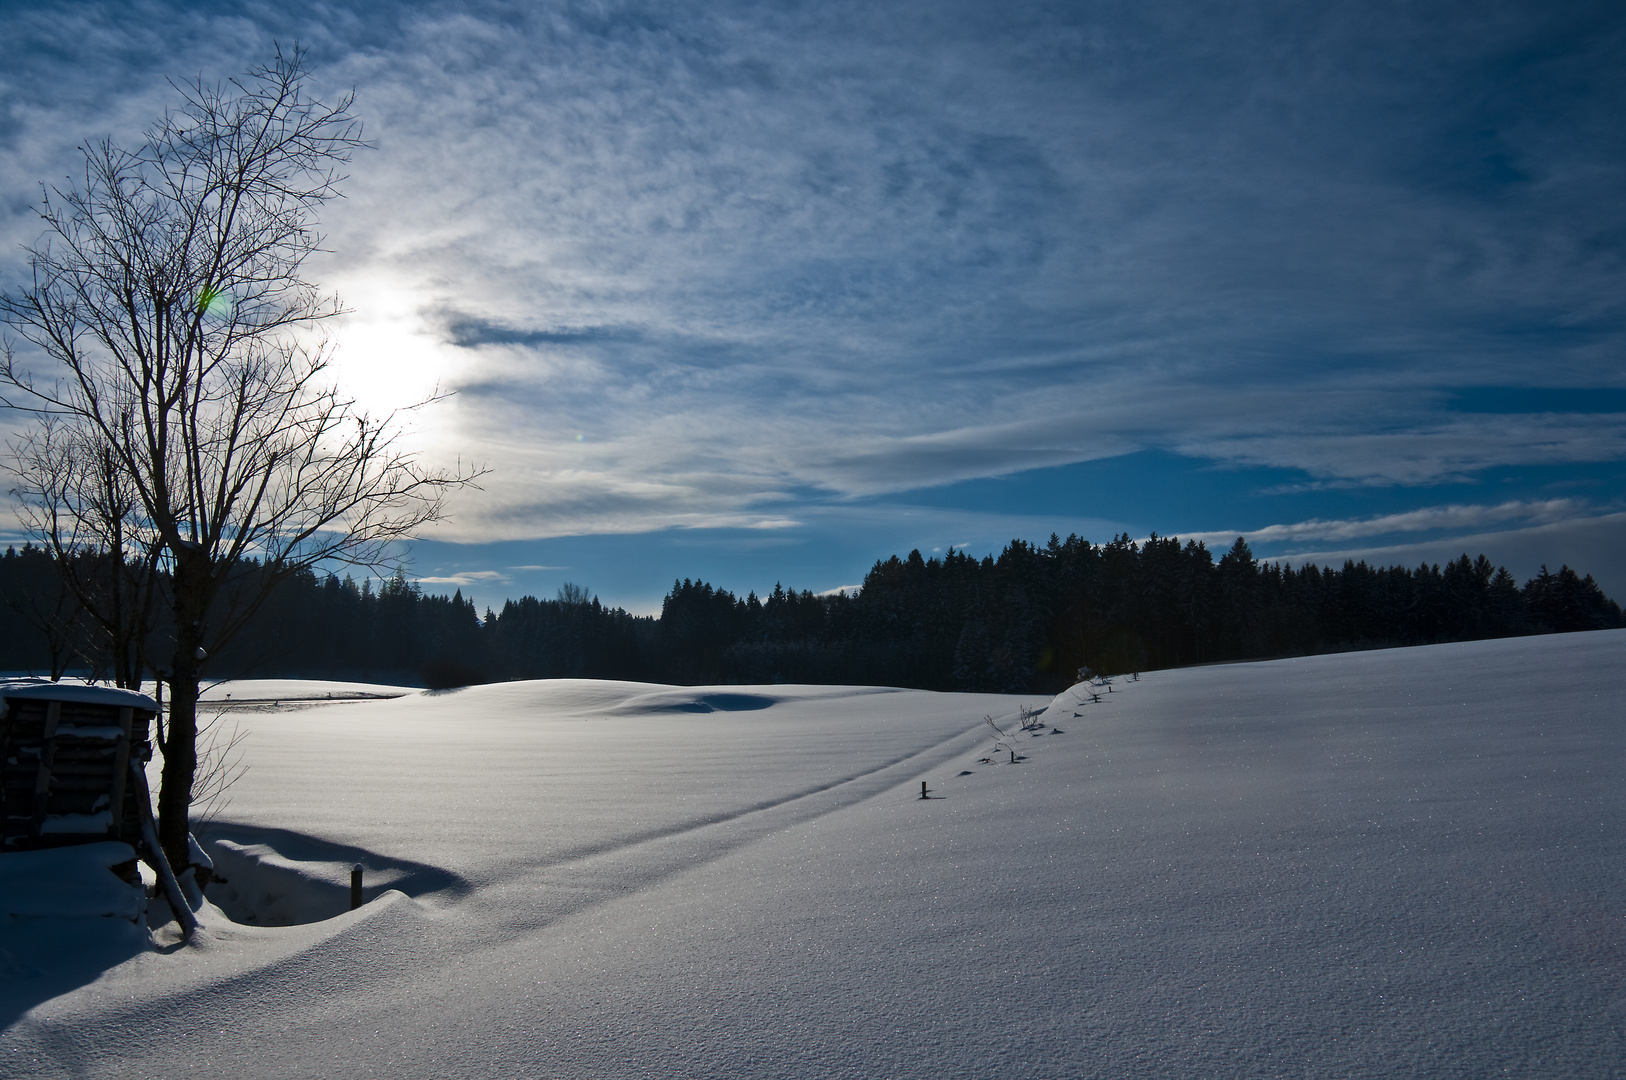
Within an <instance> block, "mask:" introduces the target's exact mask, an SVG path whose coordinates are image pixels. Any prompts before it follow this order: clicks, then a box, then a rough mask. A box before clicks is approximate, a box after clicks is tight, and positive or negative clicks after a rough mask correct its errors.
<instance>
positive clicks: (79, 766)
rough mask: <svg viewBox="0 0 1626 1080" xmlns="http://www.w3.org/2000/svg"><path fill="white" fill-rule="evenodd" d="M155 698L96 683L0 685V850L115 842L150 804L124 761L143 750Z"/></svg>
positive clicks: (136, 835) (130, 833)
mask: <svg viewBox="0 0 1626 1080" xmlns="http://www.w3.org/2000/svg"><path fill="white" fill-rule="evenodd" d="M157 711H158V706H157V704H156V703H155V702H154V701H153V700H152V699H151V698H149V697H147V696H146V695H145V694H137V693H134V692H133V691H129V690H115V689H113V688H111V687H105V686H83V685H73V684H64V683H40V682H26V683H23V682H12V683H0V812H3V820H0V852H4V851H19V850H28V849H33V848H42V847H56V846H60V845H63V844H83V843H94V842H97V841H101V840H122V841H124V842H126V843H128V844H130V845H131V846H132V847H137V848H139V847H140V846H141V842H142V822H143V819H144V818H145V817H147V816H149V815H150V814H151V806H150V804H148V805H147V806H142V805H141V804H142V802H143V801H145V799H146V798H147V793H146V791H145V785H143V784H140V783H138V782H136V781H135V780H133V778H132V774H131V768H130V767H131V765H135V766H136V767H137V768H140V767H141V766H143V765H145V764H146V762H147V761H148V760H149V759H150V758H151V757H152V743H151V741H150V739H151V730H152V722H153V718H154V716H155V715H156V714H157Z"/></svg>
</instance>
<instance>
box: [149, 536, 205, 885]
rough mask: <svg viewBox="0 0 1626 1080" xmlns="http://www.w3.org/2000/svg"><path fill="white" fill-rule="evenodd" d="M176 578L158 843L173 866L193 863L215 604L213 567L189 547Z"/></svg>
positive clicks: (179, 559)
mask: <svg viewBox="0 0 1626 1080" xmlns="http://www.w3.org/2000/svg"><path fill="white" fill-rule="evenodd" d="M177 546H179V547H180V548H181V551H180V553H179V554H178V557H177V558H176V560H175V571H174V577H173V579H172V585H173V590H174V591H173V593H172V596H173V604H172V608H171V610H172V611H173V613H174V616H175V655H174V657H173V658H172V659H171V661H170V668H169V671H170V675H169V735H168V738H167V739H166V742H165V747H164V771H163V784H162V786H161V787H160V788H159V789H158V840H159V843H161V844H162V845H163V847H164V854H165V855H166V856H167V857H168V858H169V863H170V865H171V866H174V867H176V868H178V869H179V868H184V867H186V866H187V865H188V864H190V863H191V861H192V857H191V848H190V846H189V845H188V843H187V841H188V839H189V837H190V835H191V816H190V815H191V809H192V784H193V781H194V780H195V779H196V778H197V771H198V667H199V664H200V662H201V661H202V659H203V613H204V611H205V609H206V608H207V607H208V602H209V577H208V568H207V567H206V566H203V565H200V563H201V562H202V560H200V559H197V558H195V557H193V550H192V549H191V548H189V547H187V546H184V545H177Z"/></svg>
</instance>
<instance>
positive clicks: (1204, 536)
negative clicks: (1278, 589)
mask: <svg viewBox="0 0 1626 1080" xmlns="http://www.w3.org/2000/svg"><path fill="white" fill-rule="evenodd" d="M1593 516H1595V514H1592V513H1589V512H1588V507H1587V506H1586V505H1585V504H1583V503H1581V502H1580V501H1578V500H1575V499H1546V500H1542V501H1540V502H1520V501H1514V502H1505V503H1499V504H1497V505H1495V506H1473V505H1452V506H1428V507H1422V508H1420V509H1417V510H1408V511H1405V512H1403V513H1398V514H1380V515H1377V516H1375V517H1367V518H1356V519H1349V520H1331V521H1329V520H1323V519H1320V518H1316V519H1312V520H1309V521H1300V522H1294V523H1292V524H1286V525H1266V526H1264V527H1262V528H1257V529H1235V530H1228V529H1220V530H1216V531H1213V532H1199V533H1191V534H1189V535H1187V536H1185V537H1183V539H1189V540H1196V541H1198V542H1199V543H1204V544H1208V545H1209V546H1213V545H1215V544H1228V543H1230V542H1231V541H1232V540H1233V539H1235V538H1236V537H1238V536H1241V537H1244V538H1246V539H1247V540H1248V541H1250V542H1251V543H1258V544H1281V543H1296V542H1302V541H1306V540H1357V539H1363V538H1367V537H1374V536H1394V535H1397V534H1404V533H1419V532H1433V531H1439V530H1456V531H1459V532H1460V531H1461V530H1464V529H1479V528H1483V527H1484V526H1486V525H1496V524H1503V523H1507V522H1520V523H1527V524H1538V523H1543V524H1544V523H1548V522H1555V521H1573V520H1576V519H1578V518H1583V517H1593Z"/></svg>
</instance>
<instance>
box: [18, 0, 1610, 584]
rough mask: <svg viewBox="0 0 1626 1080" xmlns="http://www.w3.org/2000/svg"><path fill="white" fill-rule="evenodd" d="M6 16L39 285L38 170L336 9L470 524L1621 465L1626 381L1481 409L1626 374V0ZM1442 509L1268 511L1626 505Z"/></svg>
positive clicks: (367, 328)
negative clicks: (1139, 476) (1098, 465)
mask: <svg viewBox="0 0 1626 1080" xmlns="http://www.w3.org/2000/svg"><path fill="white" fill-rule="evenodd" d="M0 34H5V36H6V37H7V38H8V40H11V41H13V42H16V43H20V44H19V45H18V46H16V47H15V52H16V56H17V62H16V64H15V65H12V64H10V63H9V62H8V73H7V74H6V75H4V76H0V79H3V82H0V90H3V92H4V95H5V106H4V113H3V116H0V151H3V152H0V191H3V199H4V202H3V203H0V241H4V242H5V251H4V252H3V253H0V275H3V276H4V278H5V279H6V281H7V282H8V283H10V282H15V281H16V280H17V279H18V274H19V273H20V272H21V263H20V262H19V260H18V257H17V256H16V254H15V251H16V245H17V244H19V243H24V242H28V241H31V240H32V239H33V236H34V233H35V230H36V228H37V226H36V224H35V223H34V222H33V221H32V219H31V218H30V214H29V207H30V205H31V204H32V203H33V201H34V200H35V197H36V195H37V191H38V188H37V186H36V183H37V181H38V180H40V179H43V178H49V177H51V176H58V175H62V174H63V173H64V172H65V171H66V169H67V167H68V166H69V165H71V162H72V159H73V152H72V148H73V145H74V142H75V140H78V139H82V138H84V137H86V136H87V135H93V134H97V133H102V132H109V131H110V132H112V133H114V134H115V135H118V136H119V137H121V138H126V139H128V138H131V137H133V135H134V134H135V133H136V132H138V131H139V128H140V126H141V124H142V123H143V122H144V121H145V120H146V119H148V118H150V117H152V116H154V115H156V114H157V112H159V111H161V109H162V108H163V107H164V104H165V103H166V101H168V100H170V99H171V93H170V91H169V89H168V87H167V86H166V85H165V83H164V79H165V78H187V77H189V76H191V75H194V74H196V73H197V72H199V71H203V72H205V73H206V74H207V75H208V77H211V78H214V77H221V76H224V75H227V74H230V73H231V72H233V71H236V70H240V69H241V68H243V67H245V66H246V65H248V64H250V63H253V62H255V61H257V60H261V59H263V58H264V57H265V56H266V55H268V52H269V49H270V47H271V43H272V41H273V40H274V39H280V40H282V41H284V42H288V41H292V40H299V41H301V42H304V43H306V44H307V45H308V46H309V47H310V48H311V52H312V57H313V60H314V61H315V63H316V65H317V66H316V75H315V78H316V79H317V80H318V82H319V83H320V84H321V85H322V86H324V87H326V88H328V90H329V92H330V93H337V92H340V91H341V90H342V89H343V88H344V87H347V86H351V85H353V86H354V87H355V88H356V89H357V92H358V111H359V112H360V114H361V115H362V116H363V117H364V118H365V119H366V121H367V123H368V133H369V135H370V137H371V138H372V139H373V140H374V141H375V143H376V147H377V149H376V150H374V151H372V152H369V153H365V154H363V155H361V156H360V157H359V158H358V159H357V160H356V162H355V165H354V169H353V175H352V177H351V179H350V181H349V182H348V184H347V185H346V191H347V193H348V198H347V200H346V201H345V202H344V203H343V204H342V205H339V206H335V207H334V208H332V212H331V213H329V215H328V218H327V220H326V221H325V222H324V224H325V226H326V228H327V231H328V234H329V247H330V248H331V250H332V254H331V255H329V256H327V257H325V258H324V259H323V261H322V263H321V265H320V266H318V267H316V268H315V269H316V271H317V274H318V276H319V277H320V278H321V280H323V281H324V282H326V283H327V284H329V285H331V286H333V287H334V288H336V289H337V290H339V291H340V292H341V294H343V295H344V296H345V297H346V299H347V300H348V301H349V302H350V303H351V304H352V306H353V307H354V308H355V312H354V314H353V315H352V316H351V317H350V318H349V320H348V321H347V323H346V324H345V325H344V326H343V327H341V328H339V330H338V334H337V338H338V343H339V346H340V352H339V357H340V359H339V364H340V370H341V374H342V375H343V377H344V378H345V379H346V380H347V382H348V383H349V385H351V386H353V387H355V388H356V390H357V393H358V394H360V396H361V398H362V400H363V401H364V402H366V403H368V404H370V405H371V406H372V407H374V408H377V409H388V408H391V407H393V406H398V405H401V404H405V403H408V402H411V401H414V400H416V399H418V398H419V397H422V396H423V395H425V394H426V393H428V392H430V390H432V389H433V388H434V387H436V386H439V387H440V388H441V389H443V390H453V391H456V396H455V397H454V398H452V399H451V400H450V401H449V402H448V403H446V404H445V405H442V406H439V407H437V408H435V409H431V410H428V411H426V412H425V413H423V414H421V415H419V416H415V417H414V419H413V423H414V424H415V425H416V428H417V430H416V432H415V436H414V437H415V438H417V439H419V440H420V442H421V445H423V446H424V447H425V448H426V452H427V453H429V454H431V455H434V456H440V457H448V458H449V457H452V456H461V457H462V458H463V459H465V460H470V459H472V460H474V461H478V462H482V463H486V464H489V465H490V466H491V467H492V473H491V475H490V476H489V478H488V480H487V481H486V482H485V483H484V484H483V487H482V490H481V491H478V492H469V493H467V494H466V496H465V497H464V498H462V499H461V500H460V502H459V503H458V505H457V506H456V507H455V518H454V520H453V521H451V522H449V523H447V524H445V525H443V526H442V527H441V529H440V531H439V532H438V533H437V534H436V535H437V536H438V537H439V538H440V539H442V540H451V541H465V542H475V541H489V540H498V539H505V540H523V539H528V538H540V537H548V536H570V535H584V534H596V533H609V532H622V533H626V532H641V531H647V530H652V529H661V528H671V527H688V528H701V527H705V528H763V529H771V528H775V527H777V528H794V527H796V526H797V525H798V524H799V523H802V522H805V521H807V520H809V519H810V516H812V515H813V514H814V513H815V511H816V509H817V508H818V507H820V506H831V505H840V504H841V503H843V502H844V501H847V500H853V499H863V498H873V497H876V496H885V495H895V494H897V493H907V492H911V491H918V490H919V489H923V488H929V487H933V486H937V485H944V484H950V483H953V482H956V481H963V480H968V479H972V478H976V477H989V476H999V475H1005V474H1011V473H1018V472H1021V471H1024V470H1030V469H1035V468H1042V467H1051V466H1059V465H1065V464H1068V463H1073V462H1082V461H1089V460H1098V459H1104V458H1111V457H1115V456H1117V455H1122V454H1126V453H1129V452H1132V451H1137V450H1147V449H1151V450H1160V451H1165V452H1169V453H1172V454H1175V455H1178V456H1181V457H1183V458H1186V459H1189V460H1191V461H1193V462H1198V463H1211V464H1218V465H1223V466H1231V467H1259V468H1269V469H1273V470H1281V471H1284V472H1285V474H1287V479H1285V480H1284V481H1282V483H1281V484H1279V485H1278V486H1279V487H1280V489H1281V490H1282V491H1284V492H1285V491H1288V489H1294V490H1302V491H1304V492H1315V491H1321V492H1325V491H1336V490H1356V489H1363V488H1368V489H1369V488H1384V489H1387V488H1394V487H1397V486H1399V487H1415V488H1419V489H1421V488H1429V487H1437V486H1438V485H1441V484H1450V483H1461V482H1472V481H1476V480H1477V479H1478V478H1480V477H1482V476H1483V475H1484V474H1485V473H1486V472H1487V470H1493V469H1497V468H1511V467H1530V468H1537V467H1541V468H1559V469H1562V468H1565V467H1568V466H1571V465H1575V464H1578V463H1597V462H1619V461H1622V460H1623V459H1626V423H1623V420H1626V415H1623V414H1622V413H1620V412H1618V411H1617V412H1602V413H1599V412H1571V411H1553V410H1551V409H1542V408H1535V407H1533V408H1532V409H1531V410H1530V411H1522V412H1521V411H1505V410H1504V411H1499V412H1496V413H1494V414H1493V413H1489V412H1478V411H1470V410H1469V409H1465V408H1464V405H1463V403H1464V401H1467V402H1468V403H1469V406H1470V408H1471V406H1472V401H1473V398H1472V397H1471V396H1470V397H1469V398H1466V399H1465V398H1463V397H1462V396H1461V394H1460V391H1463V390H1465V389H1472V388H1484V387H1494V388H1509V389H1510V390H1511V391H1512V392H1513V393H1514V395H1515V400H1516V393H1517V390H1518V388H1554V387H1569V388H1577V389H1582V390H1585V389H1589V388H1595V389H1611V388H1612V389H1615V390H1617V391H1618V390H1619V389H1620V388H1622V387H1626V380H1623V376H1622V374H1621V372H1622V368H1621V357H1622V352H1623V345H1626V309H1623V304H1626V299H1623V298H1626V203H1623V202H1622V200H1621V199H1620V198H1619V192H1620V191H1621V190H1626V134H1623V132H1626V129H1623V128H1622V127H1621V125H1620V123H1619V117H1620V116H1621V115H1623V114H1626V74H1623V71H1622V69H1621V67H1620V65H1619V62H1618V58H1619V56H1620V55H1622V53H1623V52H1626V17H1623V16H1622V14H1621V13H1620V12H1619V9H1618V8H1617V7H1615V6H1612V5H1605V4H1598V5H1586V4H1580V5H1566V6H1565V7H1564V8H1563V9H1562V10H1561V11H1552V10H1549V9H1548V8H1546V7H1543V6H1539V5H1536V4H1533V3H1531V4H1524V3H1504V4H1495V3H1492V4H1488V5H1487V4H1471V5H1470V4H1461V5H1430V6H1426V7H1423V8H1419V7H1417V6H1416V5H1409V4H1400V3H1393V4H1388V3H1377V4H1373V3H1359V4H1357V3H1335V4H1330V5H1314V6H1302V5H1290V6H1282V5H1276V4H1265V3H1259V4H1243V5H1219V6H1215V5H1199V4H1175V5H1162V6H1156V7H1152V8H1146V7H1145V6H1136V5H1083V6H1079V5H1071V6H1069V5H1061V6H1059V7H1057V6H1055V5H1043V4H1014V5H1009V4H1002V5H988V4H953V3H948V4H944V3H931V4H926V3H920V4H905V5H881V6H879V7H877V6H875V5H865V4H856V3H850V4H847V3H826V4H820V5H790V4H785V5H774V4H750V5H746V4H740V5H732V4H706V5H698V4H691V5H677V4H669V3H661V4H656V3H634V2H627V3H615V2H608V3H594V4H584V3H551V4H518V3H514V4H503V3H470V4H456V3H452V4H435V5H428V4H423V5H411V4H407V5H399V6H392V7H390V8H389V9H388V10H387V11H386V12H385V13H384V14H379V13H378V9H376V8H374V7H371V6H368V7H362V6H360V5H345V4H328V3H323V4H292V5H278V6H275V7H273V6H271V5H261V4H254V3H248V4H241V5H237V6H234V7H230V8H226V9H220V8H214V7H202V6H198V7H192V6H186V5H180V4H165V3H156V2H148V3H145V4H143V5H138V6H127V5H113V4H110V3H107V4H98V3H88V4H71V5H70V4H65V3H64V4H44V5H34V6H32V7H30V9H29V10H26V11H20V10H14V9H7V10H6V11H5V12H4V13H3V14H0ZM1533 400H1534V399H1533ZM1418 498H1419V500H1421V501H1419V502H1418V503H1417V505H1416V507H1415V508H1414V509H1412V510H1410V511H1407V512H1405V513H1395V514H1391V515H1388V516H1384V515H1366V516H1365V518H1364V519H1363V518H1362V515H1359V514H1348V515H1343V516H1340V517H1339V518H1338V519H1337V520H1334V519H1333V518H1325V519H1324V520H1320V519H1318V520H1310V515H1309V514H1305V515H1304V523H1303V524H1300V525H1291V526H1290V525H1273V526H1271V527H1270V528H1272V529H1278V530H1287V531H1286V532H1284V533H1283V534H1282V536H1281V537H1279V538H1278V539H1281V540H1284V541H1288V540H1290V541H1293V542H1298V541H1308V540H1311V539H1316V540H1324V541H1331V542H1342V541H1344V540H1348V539H1353V538H1357V537H1360V536H1373V535H1378V532H1379V531H1394V532H1400V531H1405V530H1407V529H1410V528H1412V527H1413V525H1411V524H1407V523H1406V522H1407V521H1412V522H1414V523H1421V522H1424V521H1428V522H1432V524H1428V525H1427V526H1423V525H1421V524H1417V525H1416V527H1418V528H1423V527H1426V528H1430V529H1454V528H1460V529H1477V528H1482V527H1484V526H1485V525H1487V524H1490V523H1495V522H1500V521H1507V520H1512V519H1513V518H1514V517H1518V519H1519V520H1522V521H1536V520H1547V519H1546V518H1543V517H1542V516H1541V515H1543V514H1549V515H1551V514H1569V515H1571V516H1572V517H1573V518H1576V519H1579V518H1582V517H1586V516H1587V515H1589V514H1594V513H1597V512H1601V511H1603V510H1607V509H1609V508H1610V507H1608V506H1606V505H1603V504H1600V503H1598V502H1597V500H1592V501H1591V502H1589V501H1588V500H1587V499H1583V498H1571V501H1569V502H1564V501H1563V498H1564V497H1561V496H1557V495H1554V494H1553V493H1552V492H1549V491H1543V490H1537V489H1535V488H1529V489H1528V490H1519V491H1510V492H1499V493H1497V495H1495V496H1486V497H1484V498H1480V499H1469V500H1466V501H1464V500H1460V499H1457V500H1454V502H1453V503H1452V504H1451V505H1446V504H1444V503H1441V502H1440V501H1439V499H1438V497H1437V495H1436V494H1420V495H1419V496H1418ZM1510 500H1511V501H1510ZM1469 503H1472V505H1469ZM1543 506H1545V507H1549V509H1547V510H1542V509H1540V507H1543ZM1509 507H1519V508H1521V509H1519V510H1518V512H1517V514H1514V513H1513V511H1510V510H1508V508H1509ZM972 509H974V508H972ZM1408 513H1409V514H1410V515H1411V517H1410V518H1408V517H1407V514H1408ZM1519 515H1523V516H1522V517H1519ZM1346 518H1347V520H1346ZM1380 519H1381V529H1380ZM1150 524H1156V522H1151V523H1150ZM1226 524H1231V522H1226V521H1222V520H1215V521H1211V522H1209V523H1208V528H1209V529H1210V530H1216V529H1219V528H1220V527H1221V526H1223V525H1226ZM1295 530H1297V531H1295ZM1317 530H1320V531H1319V532H1318V531H1317ZM1363 530H1365V531H1363ZM1266 531H1267V532H1268V531H1269V530H1266ZM1215 535H1218V533H1216V534H1215ZM1256 535H1257V534H1256ZM1274 535H1275V534H1274V533H1273V534H1272V536H1274ZM431 580H432V579H431ZM451 580H452V579H451V578H450V577H448V578H447V581H448V582H450V581H451ZM470 580H474V579H470Z"/></svg>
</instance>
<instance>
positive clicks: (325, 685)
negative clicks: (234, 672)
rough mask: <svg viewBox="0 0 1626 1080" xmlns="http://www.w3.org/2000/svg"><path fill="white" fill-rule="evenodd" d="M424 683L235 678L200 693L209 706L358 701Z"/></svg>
mask: <svg viewBox="0 0 1626 1080" xmlns="http://www.w3.org/2000/svg"><path fill="white" fill-rule="evenodd" d="M421 693H423V688H422V687H420V686H386V685H383V684H380V683H358V682H336V681H333V680H327V679H232V680H230V681H229V682H222V683H216V684H215V685H213V686H211V687H209V688H207V689H206V690H204V691H203V693H202V694H201V695H199V698H198V700H199V701H200V702H201V703H203V704H206V705H223V704H226V703H228V702H230V703H234V704H235V703H247V702H266V701H328V700H332V701H355V700H358V699H359V700H366V699H370V698H394V697H404V696H406V695H407V694H421Z"/></svg>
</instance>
